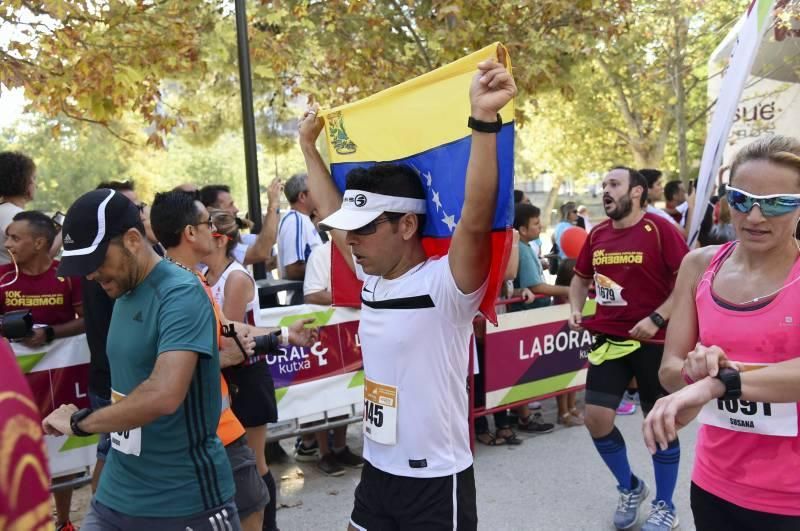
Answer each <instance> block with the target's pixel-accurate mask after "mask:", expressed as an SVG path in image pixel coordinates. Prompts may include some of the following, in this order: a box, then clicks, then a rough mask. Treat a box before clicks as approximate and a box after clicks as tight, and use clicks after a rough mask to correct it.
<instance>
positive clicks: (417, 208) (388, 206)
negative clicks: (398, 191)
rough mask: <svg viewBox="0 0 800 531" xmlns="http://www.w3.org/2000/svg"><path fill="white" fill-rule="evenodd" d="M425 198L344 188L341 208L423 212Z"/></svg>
mask: <svg viewBox="0 0 800 531" xmlns="http://www.w3.org/2000/svg"><path fill="white" fill-rule="evenodd" d="M425 204H426V203H425V200H424V199H414V198H413V197H398V196H395V195H383V194H376V193H373V192H365V191H363V190H345V192H344V197H343V198H342V209H343V210H355V211H357V212H402V213H404V214H405V213H407V212H411V213H413V214H425V212H426V209H425Z"/></svg>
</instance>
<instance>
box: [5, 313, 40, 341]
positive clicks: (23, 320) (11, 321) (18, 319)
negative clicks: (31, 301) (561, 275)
mask: <svg viewBox="0 0 800 531" xmlns="http://www.w3.org/2000/svg"><path fill="white" fill-rule="evenodd" d="M32 332H33V315H31V311H30V310H15V311H13V312H8V313H6V314H4V315H1V316H0V335H2V336H3V337H5V338H6V339H24V338H26V337H28V336H30V335H31V333H32Z"/></svg>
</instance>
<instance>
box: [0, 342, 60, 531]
mask: <svg viewBox="0 0 800 531" xmlns="http://www.w3.org/2000/svg"><path fill="white" fill-rule="evenodd" d="M0 375H2V376H0V434H2V444H3V452H2V455H0V465H2V470H0V529H25V530H28V529H30V530H40V529H41V530H44V529H52V528H53V520H52V517H51V516H50V511H51V509H50V491H49V489H50V473H49V472H48V470H47V454H46V452H45V449H44V440H43V438H42V426H41V422H42V421H41V419H40V418H39V409H38V408H37V407H36V405H35V404H34V403H33V400H31V392H30V390H29V389H28V385H27V384H26V383H25V378H23V377H22V374H21V373H20V371H19V366H18V365H17V360H16V357H15V356H14V352H12V350H11V347H10V346H9V345H8V341H6V340H5V339H3V338H0Z"/></svg>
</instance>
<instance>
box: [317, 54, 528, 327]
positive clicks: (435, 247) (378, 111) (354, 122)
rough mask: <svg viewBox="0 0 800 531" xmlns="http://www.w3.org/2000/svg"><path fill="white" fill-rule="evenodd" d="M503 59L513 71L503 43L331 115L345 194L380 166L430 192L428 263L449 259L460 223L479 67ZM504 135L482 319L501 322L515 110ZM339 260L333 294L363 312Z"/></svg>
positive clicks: (331, 147) (509, 112) (335, 171)
mask: <svg viewBox="0 0 800 531" xmlns="http://www.w3.org/2000/svg"><path fill="white" fill-rule="evenodd" d="M488 58H493V59H495V60H498V58H501V59H502V60H503V62H505V64H506V67H507V68H508V69H509V70H511V64H510V60H509V59H508V54H507V52H506V50H505V47H503V45H502V44H500V43H495V44H492V45H491V46H487V47H486V48H483V49H482V50H479V51H477V52H475V53H473V54H471V55H468V56H466V57H464V58H462V59H459V60H458V61H455V62H453V63H450V64H448V65H446V66H444V67H442V68H438V69H436V70H434V71H433V72H429V73H427V74H425V75H422V76H420V77H417V78H415V79H412V80H410V81H406V82H405V83H402V84H400V85H397V86H394V87H392V88H389V89H386V90H384V91H382V92H379V93H377V94H374V95H372V96H369V97H367V98H365V99H363V100H360V101H357V102H354V103H351V104H348V105H343V106H341V107H336V108H334V109H330V110H325V111H322V112H321V113H320V116H321V117H322V118H323V119H324V120H325V125H326V127H325V131H326V141H327V147H328V154H329V159H330V163H331V175H332V176H333V178H334V180H335V181H336V184H337V186H338V187H339V189H341V190H344V188H345V177H346V175H347V174H348V173H349V172H350V170H352V169H354V168H357V167H362V166H368V165H370V164H374V163H376V162H396V163H404V164H407V165H409V166H411V167H412V168H414V169H415V171H416V172H417V174H418V175H419V177H420V179H421V180H422V183H423V185H424V187H425V190H426V191H427V194H428V197H427V202H428V205H427V208H428V211H427V221H426V225H425V228H424V231H423V234H424V239H423V245H424V246H425V251H426V253H427V254H428V256H441V255H444V254H446V253H447V249H448V248H449V245H450V238H451V237H452V235H453V231H454V230H455V227H456V223H458V220H459V218H460V217H461V208H462V206H463V204H464V184H465V179H466V173H467V163H468V161H469V151H470V145H471V143H472V141H471V130H470V129H469V128H468V127H467V118H468V117H469V114H470V102H469V86H470V83H471V81H472V77H473V76H474V75H475V72H476V71H477V64H478V63H480V62H481V61H484V60H486V59H488ZM500 115H501V117H502V118H503V128H502V130H501V131H500V133H499V134H498V136H497V159H498V160H497V163H498V170H499V188H498V198H497V206H496V209H495V214H494V221H493V223H492V263H491V269H490V273H489V275H490V276H489V282H490V284H489V289H488V290H487V292H486V296H485V297H484V300H483V301H482V303H481V307H480V308H481V312H482V313H483V314H484V315H485V316H486V317H487V318H489V319H490V320H491V321H492V322H495V321H496V316H495V308H494V302H495V299H496V298H497V294H498V291H499V289H500V283H501V281H502V277H503V273H504V272H505V267H506V262H507V260H508V251H509V247H510V245H511V229H510V227H511V225H512V224H513V217H514V205H513V203H514V199H513V189H514V103H513V101H511V102H509V103H508V105H506V106H505V107H503V109H502V110H501V112H500ZM336 254H337V253H335V252H334V259H333V269H332V286H333V296H334V303H335V304H337V305H358V304H360V297H359V296H360V287H359V285H358V283H357V281H355V282H354V279H355V276H354V275H352V273H350V271H349V270H347V271H346V272H345V271H344V269H346V266H345V265H344V262H343V261H341V257H336Z"/></svg>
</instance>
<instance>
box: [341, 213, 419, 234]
mask: <svg viewBox="0 0 800 531" xmlns="http://www.w3.org/2000/svg"><path fill="white" fill-rule="evenodd" d="M404 215H405V214H386V217H383V218H378V219H374V220H372V221H370V222H369V223H367V224H366V225H364V226H363V227H359V228H357V229H353V230H351V231H350V232H352V233H353V234H355V235H357V236H369V235H370V234H375V232H376V231H377V230H378V225H380V224H381V223H386V222H387V221H396V220H398V219H400V218H402V217H403V216H404Z"/></svg>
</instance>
